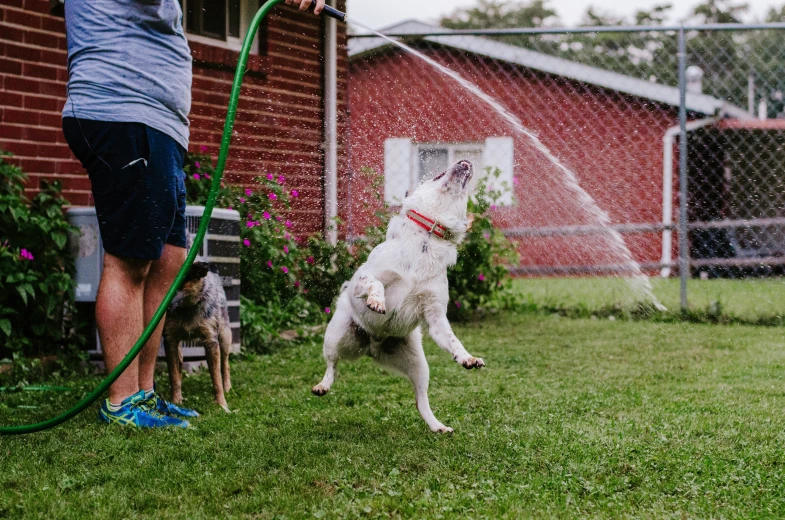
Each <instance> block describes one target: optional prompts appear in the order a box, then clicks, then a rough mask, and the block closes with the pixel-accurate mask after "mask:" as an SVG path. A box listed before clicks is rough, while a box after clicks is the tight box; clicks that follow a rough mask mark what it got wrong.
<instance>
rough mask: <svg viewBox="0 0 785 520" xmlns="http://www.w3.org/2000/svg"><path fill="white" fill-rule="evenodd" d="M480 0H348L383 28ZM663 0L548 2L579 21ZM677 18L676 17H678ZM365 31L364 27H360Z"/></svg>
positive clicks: (680, 6)
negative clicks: (589, 14)
mask: <svg viewBox="0 0 785 520" xmlns="http://www.w3.org/2000/svg"><path fill="white" fill-rule="evenodd" d="M475 3H476V0H347V4H348V11H349V13H348V14H349V16H350V17H353V18H355V19H357V21H359V22H361V23H363V24H365V25H367V26H369V27H371V28H373V29H380V28H383V27H387V26H390V25H393V24H395V23H398V22H401V21H403V20H409V19H416V20H420V21H423V22H436V21H438V20H439V18H440V17H441V16H443V15H446V14H449V13H451V12H453V11H454V10H455V9H457V8H459V7H467V6H471V5H474V4H475ZM660 3H664V2H663V1H662V0H659V1H658V0H623V1H622V0H550V2H549V3H548V4H547V5H549V6H550V7H551V8H553V9H555V10H556V12H557V13H559V16H560V18H561V21H562V23H563V25H566V26H572V25H576V24H577V23H578V22H579V21H580V18H581V16H582V14H583V13H584V12H585V11H586V8H587V7H589V6H594V7H596V8H597V10H598V11H599V12H612V13H618V14H623V15H626V16H628V17H629V16H630V15H632V14H633V13H634V12H635V11H636V10H638V9H648V8H651V7H652V6H654V5H656V4H660ZM670 3H671V4H674V5H676V7H675V8H674V9H673V14H674V19H675V20H678V19H679V18H682V17H684V16H685V15H687V14H688V13H689V12H690V10H691V8H692V7H693V6H694V5H696V4H698V3H700V2H699V1H683V0H679V1H675V0H671V1H670ZM747 3H748V4H749V6H750V10H749V13H748V15H747V17H746V18H747V20H745V21H754V20H761V19H763V17H764V16H765V15H766V12H767V11H768V9H769V7H773V6H780V5H782V4H783V3H785V0H778V1H771V0H747ZM675 20H674V21H675ZM357 32H362V31H357Z"/></svg>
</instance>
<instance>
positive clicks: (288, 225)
mask: <svg viewBox="0 0 785 520" xmlns="http://www.w3.org/2000/svg"><path fill="white" fill-rule="evenodd" d="M284 224H285V225H286V227H288V228H290V227H292V223H291V222H290V221H288V220H287V221H286V222H284Z"/></svg>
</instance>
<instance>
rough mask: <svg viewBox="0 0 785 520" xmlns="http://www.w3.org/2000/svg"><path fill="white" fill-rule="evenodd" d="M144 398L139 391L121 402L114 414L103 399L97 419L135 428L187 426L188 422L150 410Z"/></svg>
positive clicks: (153, 409) (106, 400) (143, 394)
mask: <svg viewBox="0 0 785 520" xmlns="http://www.w3.org/2000/svg"><path fill="white" fill-rule="evenodd" d="M144 396H145V393H144V391H143V390H140V391H139V392H137V393H135V394H134V395H132V396H131V397H129V398H127V399H125V400H123V402H122V403H121V408H120V409H119V410H117V411H116V412H113V411H111V410H110V409H109V399H105V400H104V402H103V403H101V408H100V410H98V418H99V419H101V420H102V421H104V422H105V423H109V424H119V425H120V426H133V427H135V428H167V427H170V426H177V427H179V428H187V427H188V426H189V424H188V421H184V420H182V419H178V418H176V417H169V416H168V415H164V414H162V413H161V412H159V411H158V410H156V409H155V408H151V407H150V406H149V404H148V402H147V400H146V399H145V398H144Z"/></svg>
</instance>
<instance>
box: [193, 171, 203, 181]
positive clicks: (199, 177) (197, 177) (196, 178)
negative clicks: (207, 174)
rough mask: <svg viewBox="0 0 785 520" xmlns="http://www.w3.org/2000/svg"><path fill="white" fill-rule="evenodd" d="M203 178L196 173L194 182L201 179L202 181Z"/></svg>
mask: <svg viewBox="0 0 785 520" xmlns="http://www.w3.org/2000/svg"><path fill="white" fill-rule="evenodd" d="M201 178H202V177H201V176H200V175H199V174H198V173H194V180H195V181H198V180H199V179H201Z"/></svg>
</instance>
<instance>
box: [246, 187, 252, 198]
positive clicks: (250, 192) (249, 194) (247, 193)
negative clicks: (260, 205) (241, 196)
mask: <svg viewBox="0 0 785 520" xmlns="http://www.w3.org/2000/svg"><path fill="white" fill-rule="evenodd" d="M245 194H246V195H247V196H248V197H250V196H251V195H253V192H252V191H251V190H250V189H249V188H245Z"/></svg>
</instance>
